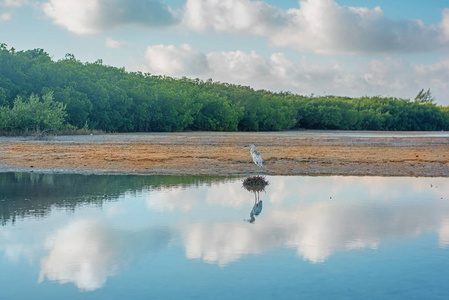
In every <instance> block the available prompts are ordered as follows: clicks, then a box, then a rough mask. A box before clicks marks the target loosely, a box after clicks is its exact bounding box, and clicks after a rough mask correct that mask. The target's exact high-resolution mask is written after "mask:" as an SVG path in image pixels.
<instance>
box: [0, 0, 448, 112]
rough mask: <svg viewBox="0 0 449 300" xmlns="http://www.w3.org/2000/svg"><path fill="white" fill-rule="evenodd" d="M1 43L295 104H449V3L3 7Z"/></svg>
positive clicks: (113, 1) (289, 0)
mask: <svg viewBox="0 0 449 300" xmlns="http://www.w3.org/2000/svg"><path fill="white" fill-rule="evenodd" d="M0 42H3V43H6V44H8V46H9V47H14V48H16V49H17V50H27V49H34V48H43V49H45V50H46V51H47V52H48V53H50V55H52V56H53V59H54V60H58V59H61V58H63V57H64V55H65V54H66V53H73V54H74V55H75V57H76V58H77V59H79V60H81V61H89V62H93V61H95V60H97V59H102V60H103V62H104V63H105V64H107V65H113V66H117V67H125V68H126V70H128V71H142V72H149V73H152V74H164V75H170V76H174V77H182V76H187V77H193V78H196V77H198V78H202V79H208V78H212V79H213V80H214V81H222V82H230V83H235V84H241V85H250V86H252V87H254V88H256V89H267V90H273V91H291V92H294V93H298V94H305V95H309V94H312V93H313V94H315V95H329V94H334V95H344V96H364V95H369V96H372V95H383V96H395V97H401V98H414V96H415V95H416V94H417V93H418V92H419V90H420V89H422V88H425V89H428V88H430V89H431V90H432V92H433V95H434V96H435V98H436V100H437V103H439V104H442V105H449V53H448V51H449V1H447V0H427V1H417V0H416V1H412V0H410V1H399V0H397V1H387V0H301V1H295V0H286V1H281V0H277V1H276V0H265V1H250V0H165V1H163V0H134V1H125V0H77V1H70V0H0Z"/></svg>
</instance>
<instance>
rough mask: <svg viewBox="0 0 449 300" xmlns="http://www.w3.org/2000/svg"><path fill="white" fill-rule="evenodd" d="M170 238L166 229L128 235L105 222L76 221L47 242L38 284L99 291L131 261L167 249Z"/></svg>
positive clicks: (152, 229) (129, 233)
mask: <svg viewBox="0 0 449 300" xmlns="http://www.w3.org/2000/svg"><path fill="white" fill-rule="evenodd" d="M170 238H171V232H170V230H168V229H167V228H147V229H146V230H144V231H142V232H127V231H123V230H120V229H117V228H114V227H112V226H110V225H109V224H108V223H106V222H104V221H96V220H78V221H75V222H73V223H70V224H69V225H67V226H66V227H64V228H62V229H60V230H58V231H57V232H56V234H54V235H53V236H51V237H50V238H48V239H47V241H46V243H45V246H46V248H47V249H48V251H49V252H48V255H47V256H46V257H44V258H43V259H42V260H41V272H40V275H39V282H42V281H43V280H44V278H48V279H49V280H56V281H59V282H60V283H73V284H75V285H76V286H77V287H78V288H79V289H81V290H85V291H93V290H96V289H98V288H100V287H102V286H103V285H104V284H105V283H106V281H107V278H108V277H109V276H112V275H114V274H115V273H116V272H117V271H118V270H119V269H120V268H121V267H123V265H125V264H126V263H127V261H128V260H135V259H137V258H138V257H140V256H143V255H148V254H149V253H151V252H154V251H156V250H159V249H160V248H163V247H165V246H166V245H167V244H168V242H169V240H170ZM136 239H137V240H138V241H139V242H140V244H139V246H137V244H136V243H135V242H136V241H135V240H136Z"/></svg>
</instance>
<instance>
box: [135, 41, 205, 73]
mask: <svg viewBox="0 0 449 300" xmlns="http://www.w3.org/2000/svg"><path fill="white" fill-rule="evenodd" d="M145 62H146V65H145V66H144V67H143V68H144V69H145V70H148V71H149V72H151V73H154V74H162V75H170V76H190V75H192V76H199V75H201V74H204V73H206V72H208V70H209V66H208V62H207V59H206V56H205V55H204V54H202V53H199V52H197V51H195V50H193V49H192V47H191V46H190V45H187V44H183V45H181V46H180V47H179V48H177V47H175V46H173V45H169V46H165V45H156V46H148V47H147V50H146V52H145Z"/></svg>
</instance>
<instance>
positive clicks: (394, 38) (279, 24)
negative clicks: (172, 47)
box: [183, 0, 449, 54]
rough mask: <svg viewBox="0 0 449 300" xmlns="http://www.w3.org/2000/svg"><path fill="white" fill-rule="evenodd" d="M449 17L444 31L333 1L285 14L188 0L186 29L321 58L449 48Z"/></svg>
mask: <svg viewBox="0 0 449 300" xmlns="http://www.w3.org/2000/svg"><path fill="white" fill-rule="evenodd" d="M448 19H449V12H448V11H447V10H444V11H443V22H442V24H441V26H434V25H427V24H424V23H423V22H421V21H419V20H408V21H395V20H392V19H389V18H387V17H386V16H385V15H384V13H383V11H382V10H381V8H380V7H376V8H374V9H368V8H365V7H344V6H340V5H339V4H337V2H335V1H334V0H303V1H299V8H292V9H289V10H281V9H279V8H277V7H274V6H270V5H268V4H266V3H265V2H261V1H249V0H226V1H216V0H188V1H187V3H186V9H185V14H184V19H183V24H184V25H185V26H187V27H189V28H191V29H193V30H206V29H212V30H215V31H220V32H232V33H236V32H240V33H247V34H255V35H259V36H266V37H267V38H268V39H269V41H270V43H271V44H272V45H273V46H277V47H291V48H293V49H296V50H298V51H312V52H316V53H322V54H337V53H346V54H347V53H375V52H414V51H434V50H435V49H441V48H442V47H445V48H447V43H446V42H444V41H443V40H442V37H443V36H446V37H449V25H448V23H449V21H448Z"/></svg>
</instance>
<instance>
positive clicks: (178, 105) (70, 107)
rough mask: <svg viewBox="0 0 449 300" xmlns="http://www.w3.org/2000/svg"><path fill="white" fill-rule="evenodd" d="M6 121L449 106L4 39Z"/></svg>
mask: <svg viewBox="0 0 449 300" xmlns="http://www.w3.org/2000/svg"><path fill="white" fill-rule="evenodd" d="M37 108H39V109H37ZM33 112H40V114H36V113H35V114H33ZM0 118H1V119H0V130H3V131H8V130H36V129H41V130H42V129H44V128H61V127H63V126H69V127H71V126H72V127H74V128H89V129H96V130H103V131H107V132H150V131H184V130H205V131H237V130H239V131H272V130H273V131H278V130H287V129H293V128H304V129H342V130H448V129H449V107H443V106H439V105H437V104H436V103H435V102H434V100H433V97H432V96H431V92H430V90H428V91H424V90H422V91H421V92H420V93H419V94H418V95H417V97H416V99H413V100H410V99H399V98H394V97H380V96H376V97H359V98H350V97H339V96H323V97H316V96H303V95H297V94H292V93H288V92H280V93H275V92H270V91H266V90H254V89H252V88H250V87H248V86H241V85H234V84H227V83H222V82H214V81H212V80H211V79H209V80H207V81H203V80H200V79H189V78H185V77H183V78H172V77H167V76H155V75H151V74H149V73H141V72H127V71H125V69H124V68H117V67H112V66H107V65H104V64H103V63H102V61H101V60H97V61H95V62H93V63H89V62H81V61H79V60H77V59H76V58H75V56H74V55H72V54H67V55H66V56H65V57H64V58H63V59H61V60H58V61H53V60H52V59H51V57H50V55H49V54H48V53H47V52H45V51H44V50H43V49H34V50H27V51H16V50H15V49H14V48H10V49H8V47H7V45H6V44H0ZM68 124H69V125H68Z"/></svg>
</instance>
